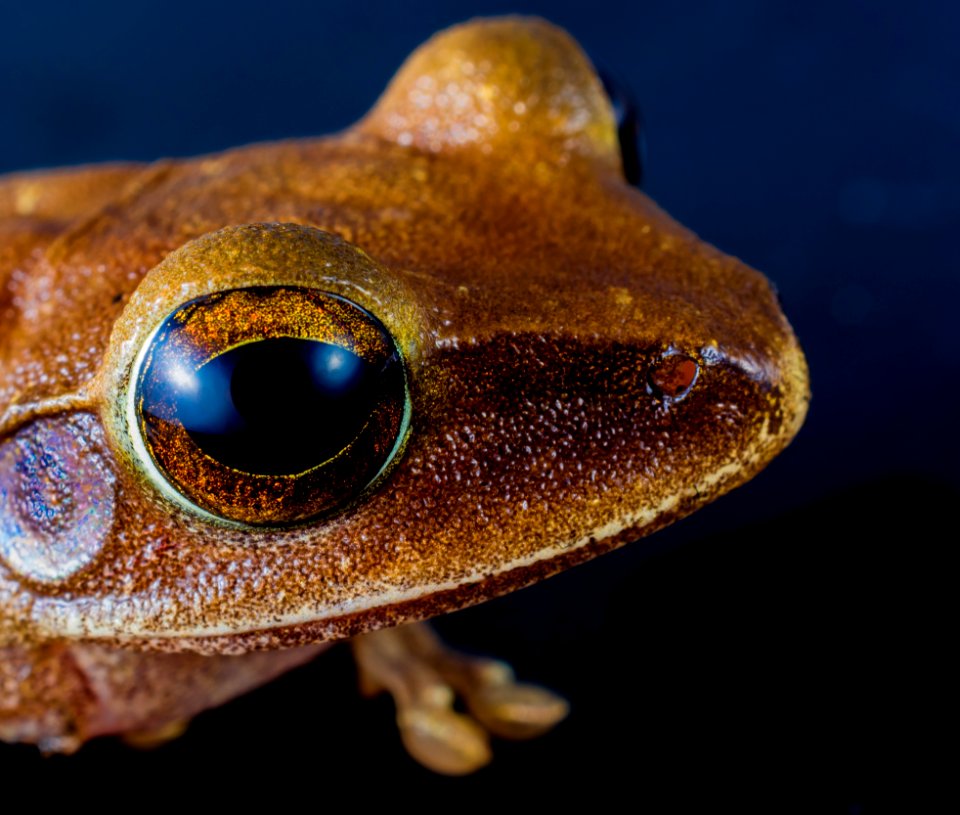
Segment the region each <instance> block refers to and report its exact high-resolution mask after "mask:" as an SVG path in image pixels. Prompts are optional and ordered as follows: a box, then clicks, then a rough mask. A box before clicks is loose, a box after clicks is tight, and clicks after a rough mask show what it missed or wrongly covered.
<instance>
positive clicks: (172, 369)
mask: <svg viewBox="0 0 960 815" xmlns="http://www.w3.org/2000/svg"><path fill="white" fill-rule="evenodd" d="M0 309H2V314H3V317H2V324H0V325H2V328H0V654H2V658H0V738H3V739H5V740H8V741H27V742H34V743H37V744H39V745H40V747H41V748H42V749H44V750H46V751H71V750H73V749H76V748H77V747H78V746H80V745H81V744H82V743H83V742H84V741H86V740H88V739H90V738H92V737H94V736H97V735H102V734H111V733H113V734H121V735H124V736H125V737H126V738H128V739H129V740H131V741H134V742H137V741H139V742H153V741H158V740H162V739H164V738H169V737H171V736H173V735H175V734H176V733H177V732H179V730H180V729H182V726H183V723H184V722H185V721H187V720H189V718H190V717H191V716H192V715H194V714H195V713H197V712H198V711H200V710H203V709H204V708H206V707H210V706H212V705H215V704H218V703H220V702H222V701H224V700H226V699H228V698H230V697H232V696H235V695H237V694H239V693H242V692H243V691H245V690H247V689H248V688H251V687H253V686H255V685H258V684H260V683H263V682H265V681H267V680H269V679H270V678H272V677H274V676H276V675H278V674H280V673H281V672H283V671H286V670H287V669H289V668H291V667H292V666H295V665H297V664H300V663H303V662H304V661H306V660H309V659H312V658H313V657H314V655H315V654H317V653H318V652H319V651H321V650H323V649H324V648H325V647H327V646H328V645H329V644H330V643H331V642H333V641H335V640H338V639H343V638H347V637H354V638H355V639H354V640H353V642H354V648H355V652H356V655H357V658H358V660H359V662H360V666H361V677H362V680H363V685H364V687H365V688H366V689H367V690H368V691H370V692H375V691H377V690H379V689H381V688H385V689H387V690H389V691H390V692H391V693H392V694H393V695H394V697H395V699H396V701H397V706H398V722H399V724H400V727H401V731H402V733H403V736H404V740H405V743H406V745H407V747H408V749H409V750H410V751H411V752H412V753H413V754H414V755H415V756H416V757H417V758H418V759H419V760H420V761H422V762H423V763H425V764H427V765H428V766H430V767H432V768H434V769H437V770H438V771H441V772H449V773H460V772H468V771H470V770H472V769H475V768H476V767H478V766H481V765H482V764H483V763H485V762H486V761H487V760H488V759H489V747H488V743H487V740H488V736H487V733H488V731H489V732H493V733H497V734H504V735H512V736H520V737H522V736H529V735H535V734H536V733H539V732H542V731H543V730H545V729H547V728H549V727H550V726H551V725H552V724H554V723H555V722H556V721H558V720H559V719H561V718H562V717H563V715H564V713H565V705H564V703H563V701H562V700H561V699H559V698H558V697H556V696H554V695H553V694H551V693H550V692H549V691H546V690H544V689H541V688H537V687H533V686H528V685H523V684H519V683H517V682H516V681H515V680H514V679H513V675H512V673H511V671H510V670H509V668H507V667H506V666H505V665H503V664H502V663H497V662H494V661H491V660H479V659H475V658H466V657H462V656H459V655H457V654H454V653H452V652H450V651H448V650H446V649H445V648H444V647H443V646H442V645H441V644H440V643H439V642H438V641H437V640H436V638H435V637H434V636H433V635H432V634H431V633H430V632H429V630H428V629H427V628H426V627H425V625H424V624H421V623H418V622H417V621H420V620H424V619H426V618H429V617H432V616H434V615H437V614H441V613H445V612H447V611H451V610H454V609H457V608H461V607H463V606H465V605H469V604H473V603H477V602H480V601H482V600H485V599H487V598H490V597H494V596H496V595H499V594H502V593H504V592H508V591H512V590H513V589H516V588H520V587H522V586H525V585H528V584H530V583H533V582H535V581H538V580H540V579H542V578H544V577H547V576H549V575H551V574H554V573H556V572H558V571H560V570H562V569H565V568H566V567H568V566H571V565H574V564H576V563H580V562H582V561H585V560H588V559H589V558H592V557H594V556H595V555H598V554H600V553H602V552H605V551H608V550H610V549H613V548H615V547H617V546H620V545H621V544H623V543H626V542H628V541H631V540H635V539H636V538H638V537H640V536H642V535H646V534H648V533H650V532H653V531H655V530H656V529H659V528H661V527H663V526H665V525H667V524H669V523H671V522H672V521H674V520H676V519H678V518H680V517H682V516H684V515H686V514H688V513H690V512H692V511H693V510H695V509H697V508H698V507H700V506H702V505H703V504H705V503H706V502H708V501H711V500H713V499H714V498H716V497H717V496H719V495H721V494H723V493H724V492H726V491H727V490H730V489H732V488H733V487H736V486H737V485H739V484H742V483H743V482H744V481H746V480H747V479H749V478H750V477H752V476H753V475H754V474H755V473H757V472H758V471H759V470H760V469H761V468H763V467H764V465H765V464H766V463H767V462H769V461H770V459H771V458H773V457H774V456H775V455H776V454H777V453H778V452H779V451H780V450H782V449H783V448H784V446H786V444H787V443H788V442H789V441H790V440H791V439H792V438H793V436H794V434H795V433H796V432H797V430H798V428H799V427H800V424H801V423H802V421H803V418H804V415H805V412H806V404H807V399H808V388H807V374H806V366H805V361H804V358H803V354H802V352H801V350H800V348H799V346H798V344H797V341H796V339H795V337H794V335H793V333H792V331H791V329H790V326H789V324H788V323H787V321H786V319H785V318H784V316H783V315H782V314H781V312H780V309H779V307H778V304H777V301H776V297H775V295H774V293H773V291H772V289H771V287H770V285H769V284H768V282H767V281H766V280H765V279H764V277H763V276H762V275H760V274H758V273H757V272H755V271H753V270H752V269H750V268H748V267H746V266H745V265H744V264H742V263H741V262H739V261H737V260H735V259H733V258H731V257H727V256H725V255H723V254H722V253H720V252H719V251H717V250H716V249H714V248H712V247H711V246H709V245H707V244H705V243H703V242H702V241H700V240H698V239H697V238H696V237H695V236H694V235H693V234H691V233H690V232H689V231H687V230H685V229H684V228H683V227H681V226H680V225H678V224H677V223H675V222H674V221H673V220H671V219H670V218H669V217H668V216H667V215H665V214H664V213H663V212H661V211H660V210H659V209H658V208H657V207H656V206H655V205H654V204H653V203H652V202H651V201H650V200H649V199H648V198H647V197H646V196H645V195H643V194H642V193H640V192H638V191H637V190H635V189H633V188H632V187H631V186H630V185H629V184H627V183H626V182H625V180H624V178H623V167H622V164H621V154H620V151H619V147H618V142H617V126H616V122H615V120H614V116H613V112H612V108H611V105H610V102H609V101H608V98H607V96H606V95H605V93H604V90H603V88H602V86H601V83H600V81H599V80H598V78H597V76H596V74H595V73H594V71H593V69H592V67H591V65H590V64H589V62H588V60H587V59H586V58H585V57H584V55H583V54H582V52H581V51H580V49H579V48H578V47H577V45H576V44H575V43H574V42H573V41H572V40H571V39H570V37H569V36H568V35H566V34H565V33H564V32H562V31H560V30H558V29H557V28H555V27H553V26H551V25H549V24H548V23H546V22H543V21H540V20H535V19H523V18H507V19H499V20H490V21H476V22H472V23H468V24H466V25H462V26H459V27H455V28H453V29H450V30H448V31H446V32H442V33H441V34H439V35H437V36H436V37H435V38H434V39H432V40H431V41H430V42H428V43H427V44H426V45H424V46H423V47H422V48H421V49H419V50H418V51H417V52H416V53H414V54H413V56H411V58H410V59H409V60H408V61H407V63H406V64H405V65H404V67H403V68H402V69H401V70H400V72H399V73H398V75H397V76H396V78H395V79H394V80H393V82H392V83H391V85H390V86H389V88H388V89H387V91H386V93H385V94H384V96H383V98H382V99H381V100H380V102H379V103H378V104H377V106H376V107H375V108H374V109H373V110H372V112H371V113H370V114H369V115H368V116H367V117H366V118H365V119H363V120H362V121H361V122H359V123H358V124H357V125H355V126H354V127H352V128H350V129H349V130H347V131H345V132H344V133H341V134H339V135H336V136H332V137H328V138H323V139H316V140H304V141H291V142H281V143H277V144H266V145H255V146H252V147H245V148H240V149H236V150H231V151H228V152H226V153H223V154H220V155H215V156H207V157H202V158H199V159H193V160H188V161H162V162H158V163H155V164H151V165H135V164H120V165H116V164H115V165H107V166H99V167H87V168H80V169H68V170H61V171H49V172H41V173H26V174H18V175H12V176H7V177H5V178H2V179H0ZM400 624H405V625H402V626H401V625H400ZM394 626H399V627H396V628H394ZM365 632H372V633H365ZM457 694H459V695H460V696H461V697H463V698H464V699H465V701H466V704H467V708H468V711H469V712H468V713H467V714H462V713H458V712H456V711H455V710H454V708H453V701H454V697H455V695H457Z"/></svg>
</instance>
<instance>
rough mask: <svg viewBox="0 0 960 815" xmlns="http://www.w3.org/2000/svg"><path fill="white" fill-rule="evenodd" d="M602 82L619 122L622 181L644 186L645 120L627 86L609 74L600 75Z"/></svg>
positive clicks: (602, 73)
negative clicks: (623, 179)
mask: <svg viewBox="0 0 960 815" xmlns="http://www.w3.org/2000/svg"><path fill="white" fill-rule="evenodd" d="M600 82H601V83H602V84H603V89H604V91H606V94H607V98H608V99H609V100H610V105H611V106H612V107H613V116H614V118H615V119H616V122H617V139H618V141H619V142H620V161H621V162H622V163H623V177H624V178H625V179H626V181H627V183H628V184H631V185H632V186H634V187H640V186H642V185H643V171H644V165H645V164H646V152H647V149H646V147H647V145H646V139H645V138H644V135H643V118H642V117H641V115H640V108H639V106H638V105H637V103H636V102H635V101H634V98H633V95H632V94H631V93H630V91H629V90H627V88H626V86H625V85H623V84H622V83H620V82H618V81H617V80H615V79H614V78H613V76H612V75H611V74H609V73H607V72H606V71H601V72H600Z"/></svg>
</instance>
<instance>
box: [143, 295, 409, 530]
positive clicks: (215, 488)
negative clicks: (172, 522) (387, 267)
mask: <svg viewBox="0 0 960 815" xmlns="http://www.w3.org/2000/svg"><path fill="white" fill-rule="evenodd" d="M135 377H136V378H135V382H136V386H135V388H134V391H133V393H134V395H133V404H132V407H131V411H132V416H131V419H132V421H133V422H135V425H136V430H137V431H138V433H139V437H140V439H141V440H142V442H143V447H144V448H145V451H144V452H146V453H147V455H148V457H149V462H146V463H147V465H148V466H147V469H148V471H150V470H151V469H155V470H156V471H157V472H156V473H153V474H154V475H155V476H156V475H159V476H160V477H162V480H163V482H165V484H166V485H169V486H170V487H172V488H173V490H175V493H176V495H174V497H177V496H180V497H182V498H185V499H186V500H187V502H189V503H190V504H192V505H194V506H197V507H199V508H201V509H202V510H206V511H207V512H210V513H212V514H214V515H217V516H220V517H222V518H227V519H230V520H234V521H241V522H245V523H253V524H277V523H289V522H295V521H301V520H304V519H306V518H310V517H313V516H315V515H317V514H320V513H323V512H327V511H329V510H331V509H334V508H337V507H340V506H342V505H343V504H345V503H347V502H349V501H350V500H352V499H354V498H356V497H357V496H358V495H359V494H360V493H362V492H363V491H364V490H365V489H366V488H367V487H369V486H370V485H371V484H372V483H374V482H376V481H377V480H378V479H379V477H380V476H382V475H383V474H384V472H385V471H386V469H387V468H388V467H389V465H390V463H391V461H392V460H394V459H395V458H396V457H397V453H398V452H399V450H400V448H401V446H402V443H403V440H404V436H405V434H406V429H407V426H408V424H409V413H410V400H409V395H408V391H407V380H406V374H405V371H404V365H403V360H402V357H401V355H400V353H399V351H398V350H397V347H396V344H395V343H394V341H393V338H392V337H391V336H390V334H389V332H388V331H387V329H386V328H385V327H384V326H383V324H382V323H381V322H380V321H379V320H378V319H377V318H376V317H374V316H373V315H372V314H370V313H369V312H368V311H365V310H364V309H363V308H361V307H360V306H358V305H356V304H355V303H353V302H351V301H349V300H347V299H345V298H343V297H340V296H337V295H334V294H330V293H327V292H323V291H319V290H316V289H310V288H306V287H298V286H262V287H251V288H241V289H232V290H228V291H220V292H216V293H213V294H208V295H206V296H204V297H200V298H197V299H195V300H191V301H190V302H188V303H185V304H184V305H181V306H180V307H179V308H177V309H176V310H175V311H174V312H173V313H171V314H170V315H169V316H167V318H166V319H165V320H164V321H163V322H162V323H161V324H160V326H159V328H157V330H156V331H155V332H154V333H153V335H152V336H151V337H150V338H149V339H148V341H147V343H146V346H145V348H144V351H143V352H142V353H141V356H140V361H139V365H138V367H137V369H136V373H135ZM150 464H152V465H153V467H152V468H151V467H150V466H149V465H150ZM165 484H164V483H161V485H160V486H161V488H164V486H165Z"/></svg>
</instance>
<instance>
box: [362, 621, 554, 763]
mask: <svg viewBox="0 0 960 815" xmlns="http://www.w3.org/2000/svg"><path fill="white" fill-rule="evenodd" d="M352 642H353V652H354V656H355V657H356V660H357V665H358V666H359V671H360V686H361V691H362V692H363V693H364V694H366V695H367V696H374V695H376V694H377V693H379V692H380V691H383V690H385V691H387V692H388V693H389V694H390V695H391V696H392V697H393V699H394V702H395V703H396V705H397V724H398V726H399V727H400V735H401V738H402V739H403V744H404V746H405V747H406V748H407V752H408V753H410V755H411V756H413V757H414V758H415V759H416V760H417V761H419V762H420V763H421V764H423V765H424V766H425V767H428V768H429V769H431V770H433V771H434V772H438V773H444V774H445V775H465V774H466V773H471V772H473V771H474V770H477V769H479V768H480V767H482V766H483V765H485V764H486V763H488V762H489V761H490V758H491V753H490V744H489V734H493V735H496V736H503V737H505V738H510V739H526V738H533V737H534V736H539V735H540V734H541V733H545V732H546V731H547V730H549V729H550V728H551V727H553V726H554V725H555V724H557V723H558V722H560V721H561V720H562V719H563V718H564V717H565V716H566V715H567V710H568V706H567V703H566V701H565V700H564V699H562V698H561V697H559V696H557V695H556V694H555V693H552V692H551V691H549V690H547V689H546V688H541V687H539V686H537V685H526V684H522V683H519V682H516V681H515V680H514V676H513V670H512V669H511V668H510V666H509V665H507V664H506V663H504V662H499V661H497V660H493V659H485V658H482V657H473V656H468V655H466V654H461V653H458V652H456V651H453V650H451V649H449V648H447V647H446V646H445V645H444V644H443V643H442V642H440V640H439V639H438V638H437V635H436V634H434V633H433V631H432V630H431V629H430V627H429V626H428V625H427V624H426V623H417V624H414V625H404V626H401V627H399V628H390V629H384V630H382V631H375V632H373V633H372V634H365V635H363V636H361V637H356V638H355V639H354V640H353V641H352ZM457 695H459V696H460V698H461V699H463V701H464V703H465V704H466V706H467V710H468V711H469V715H465V714H462V713H457V712H456V711H455V710H454V709H453V705H454V701H455V698H456V696H457Z"/></svg>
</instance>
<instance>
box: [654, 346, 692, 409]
mask: <svg viewBox="0 0 960 815" xmlns="http://www.w3.org/2000/svg"><path fill="white" fill-rule="evenodd" d="M699 373H700V366H699V365H698V364H697V362H696V360H694V359H692V358H691V357H688V356H687V355H686V354H678V353H672V354H667V355H666V356H663V357H661V358H660V359H659V360H657V361H656V362H655V363H654V364H653V366H652V367H651V368H650V371H649V373H648V374H647V384H648V385H649V387H650V390H651V392H652V393H653V394H654V395H656V396H658V397H659V398H661V399H670V400H674V401H675V400H677V399H682V398H683V397H684V396H686V395H687V394H688V393H689V392H690V389H691V388H692V387H693V384H694V382H696V381H697V375H698V374H699Z"/></svg>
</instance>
